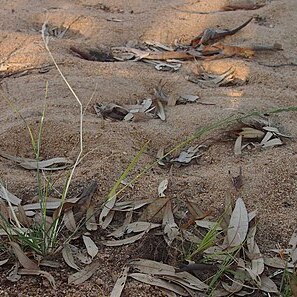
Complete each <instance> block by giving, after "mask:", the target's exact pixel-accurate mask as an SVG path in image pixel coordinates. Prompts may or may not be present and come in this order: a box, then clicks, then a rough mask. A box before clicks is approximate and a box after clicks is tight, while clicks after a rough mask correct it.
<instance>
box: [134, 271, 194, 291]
mask: <svg viewBox="0 0 297 297" xmlns="http://www.w3.org/2000/svg"><path fill="white" fill-rule="evenodd" d="M129 277H132V278H134V279H135V280H138V281H140V282H143V283H145V284H149V285H152V286H157V287H161V288H165V289H167V290H170V291H173V292H175V293H177V294H179V295H181V296H188V293H187V291H186V290H185V289H183V288H182V287H180V286H178V285H175V284H172V283H170V282H167V281H164V280H162V279H160V278H158V277H155V276H152V275H148V274H144V273H130V274H129Z"/></svg>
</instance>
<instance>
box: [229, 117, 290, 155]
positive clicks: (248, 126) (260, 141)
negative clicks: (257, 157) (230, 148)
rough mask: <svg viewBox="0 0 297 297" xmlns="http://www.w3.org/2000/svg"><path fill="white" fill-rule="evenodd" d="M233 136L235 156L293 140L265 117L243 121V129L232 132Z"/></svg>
mask: <svg viewBox="0 0 297 297" xmlns="http://www.w3.org/2000/svg"><path fill="white" fill-rule="evenodd" d="M231 134H233V135H234V136H235V137H236V141H235V144H234V154H235V155H241V154H242V152H243V151H244V150H251V149H257V148H263V149H264V148H269V147H275V146H280V145H283V144H284V140H285V139H288V138H291V136H290V135H287V134H285V133H282V132H280V131H279V128H278V127H277V126H275V125H274V124H273V123H271V120H270V119H267V118H264V117H262V118H252V119H248V120H243V121H242V124H241V127H240V128H238V129H237V130H233V131H231Z"/></svg>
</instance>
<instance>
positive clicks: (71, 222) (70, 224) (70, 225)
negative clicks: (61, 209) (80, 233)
mask: <svg viewBox="0 0 297 297" xmlns="http://www.w3.org/2000/svg"><path fill="white" fill-rule="evenodd" d="M63 221H64V224H65V226H66V228H67V229H68V230H69V231H71V232H74V231H75V230H76V228H77V227H76V222H75V218H74V214H73V211H72V209H70V210H68V211H66V212H65V213H64V215H63Z"/></svg>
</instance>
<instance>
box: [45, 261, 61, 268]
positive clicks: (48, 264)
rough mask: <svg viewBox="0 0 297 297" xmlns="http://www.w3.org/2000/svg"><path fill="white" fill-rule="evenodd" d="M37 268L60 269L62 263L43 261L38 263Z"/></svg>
mask: <svg viewBox="0 0 297 297" xmlns="http://www.w3.org/2000/svg"><path fill="white" fill-rule="evenodd" d="M39 266H46V267H52V268H61V267H62V263H60V262H56V261H51V260H45V259H43V260H41V261H40V262H39Z"/></svg>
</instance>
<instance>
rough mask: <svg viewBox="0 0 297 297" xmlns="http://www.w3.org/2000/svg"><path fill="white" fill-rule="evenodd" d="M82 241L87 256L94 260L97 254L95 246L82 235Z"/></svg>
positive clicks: (89, 239) (87, 237) (88, 238)
mask: <svg viewBox="0 0 297 297" xmlns="http://www.w3.org/2000/svg"><path fill="white" fill-rule="evenodd" d="M83 241H84V244H85V246H86V249H87V252H88V254H89V255H90V256H91V257H92V258H94V257H95V256H96V255H97V254H98V251H99V250H98V247H97V245H96V244H95V242H94V241H93V240H92V239H91V238H90V237H89V236H85V235H83Z"/></svg>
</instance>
